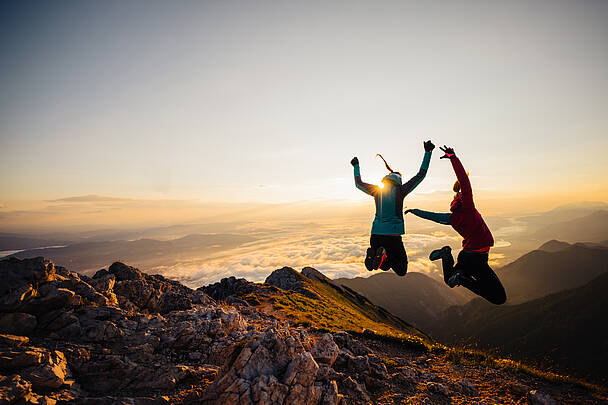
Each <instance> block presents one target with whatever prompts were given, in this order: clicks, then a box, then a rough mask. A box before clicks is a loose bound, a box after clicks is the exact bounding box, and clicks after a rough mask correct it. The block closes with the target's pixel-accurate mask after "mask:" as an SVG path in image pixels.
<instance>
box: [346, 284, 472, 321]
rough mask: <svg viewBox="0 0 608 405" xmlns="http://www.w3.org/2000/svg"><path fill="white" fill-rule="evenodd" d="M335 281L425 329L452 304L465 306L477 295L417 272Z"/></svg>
mask: <svg viewBox="0 0 608 405" xmlns="http://www.w3.org/2000/svg"><path fill="white" fill-rule="evenodd" d="M334 282H335V283H336V284H340V285H343V286H347V287H349V288H352V289H353V290H356V291H358V292H359V293H360V294H363V295H365V296H366V297H368V298H369V299H370V300H371V301H372V302H374V303H375V304H377V305H380V306H382V307H384V308H386V309H387V310H389V311H391V312H392V313H393V314H395V315H397V316H399V317H400V318H402V319H407V320H408V322H411V323H412V324H413V325H414V326H416V327H418V328H419V329H421V330H426V328H427V327H428V326H429V325H431V324H432V323H433V322H434V321H436V320H437V318H438V317H439V316H440V315H441V314H442V313H443V311H444V310H446V309H447V308H448V307H450V306H453V305H462V304H464V303H466V302H468V301H469V300H470V299H471V298H473V297H474V295H473V294H472V293H468V291H466V290H463V289H451V288H449V287H448V286H447V285H445V283H443V282H439V281H437V280H435V279H432V278H430V277H428V276H426V275H424V274H422V273H416V272H410V273H408V274H407V275H406V276H405V277H399V276H397V275H396V274H394V273H393V272H386V273H380V274H375V275H373V276H371V277H368V278H362V277H357V278H353V279H346V278H340V279H336V280H334Z"/></svg>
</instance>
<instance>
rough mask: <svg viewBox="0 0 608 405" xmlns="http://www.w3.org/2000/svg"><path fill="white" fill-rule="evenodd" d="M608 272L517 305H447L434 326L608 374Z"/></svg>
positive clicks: (592, 375) (576, 369) (450, 335)
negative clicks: (585, 282)
mask: <svg viewBox="0 0 608 405" xmlns="http://www.w3.org/2000/svg"><path fill="white" fill-rule="evenodd" d="M606 291H608V273H604V274H602V275H601V276H599V277H597V278H595V279H593V280H591V281H590V282H589V283H587V284H586V285H584V286H583V287H579V288H576V289H571V290H567V291H562V292H559V293H556V294H551V295H548V296H546V297H543V298H539V299H536V300H533V301H529V302H525V303H523V304H519V305H513V306H495V305H492V304H490V303H487V302H486V301H484V300H482V299H475V300H473V301H471V302H470V303H468V304H466V305H464V306H461V307H452V308H450V309H449V310H447V311H446V313H445V314H444V316H443V317H441V318H440V319H439V320H438V321H437V323H436V324H435V325H434V327H433V328H431V332H432V334H433V336H435V337H437V338H438V339H440V340H442V341H445V342H448V343H457V342H460V343H475V344H478V345H479V346H480V347H482V348H485V349H494V350H495V351H497V352H498V353H500V354H501V355H509V356H512V357H514V358H517V359H526V360H532V361H534V362H535V363H537V364H539V365H540V366H542V367H550V368H555V369H557V370H561V371H566V372H570V373H575V374H577V375H580V376H583V377H585V378H588V379H593V380H595V381H598V382H602V383H605V382H606V381H607V380H608V369H606V363H607V362H608V346H607V345H606V342H608V325H607V324H606V322H605V320H606V312H605V311H606V308H607V307H608V294H606Z"/></svg>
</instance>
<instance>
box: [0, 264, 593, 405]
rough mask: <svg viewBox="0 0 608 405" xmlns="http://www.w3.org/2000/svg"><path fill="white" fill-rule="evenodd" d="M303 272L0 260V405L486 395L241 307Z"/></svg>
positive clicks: (402, 352) (379, 352)
mask: <svg viewBox="0 0 608 405" xmlns="http://www.w3.org/2000/svg"><path fill="white" fill-rule="evenodd" d="M313 270H314V269H309V270H307V272H306V274H310V275H311V277H313V278H314V279H320V280H323V277H324V276H323V275H322V274H321V273H318V272H317V271H316V270H314V271H313ZM302 277H304V275H300V273H297V272H295V270H293V269H290V268H283V269H280V270H277V271H276V272H274V273H273V275H272V277H271V278H269V280H268V281H269V282H272V283H273V284H275V286H270V285H260V284H255V283H250V282H248V281H246V280H243V279H241V280H237V279H235V278H230V279H224V280H222V281H221V282H220V283H216V284H214V285H211V286H208V287H205V288H202V289H200V290H198V291H195V290H192V289H190V288H188V287H185V286H183V285H182V284H180V283H178V282H175V281H172V280H168V279H166V278H164V277H162V276H158V275H148V274H145V273H142V272H141V271H139V270H138V269H136V268H133V267H131V266H128V265H126V264H123V263H118V262H117V263H114V264H112V265H111V266H110V267H109V268H108V269H107V270H106V269H104V270H100V271H98V272H97V273H95V275H94V276H93V277H87V276H84V275H80V274H77V273H73V272H70V271H68V270H67V269H65V268H62V267H56V266H54V265H53V263H51V262H49V261H46V260H44V259H42V258H35V259H25V260H18V259H7V260H3V261H0V279H1V280H3V282H2V284H1V285H0V404H5V403H7V404H10V403H15V404H55V403H75V404H81V403H82V404H89V403H92V404H155V403H158V404H162V403H178V404H179V403H184V404H226V405H228V404H230V405H232V404H268V405H270V404H284V405H304V404H307V405H312V404H325V405H335V404H343V405H357V404H368V403H370V402H374V403H387V404H388V403H412V404H416V403H471V402H478V403H494V402H491V401H490V402H482V399H483V398H486V397H483V395H486V396H487V393H486V394H483V391H484V390H485V391H486V392H487V391H488V389H487V387H485V388H484V387H483V383H482V382H480V381H482V379H480V378H478V380H477V381H474V382H471V381H469V380H467V379H464V378H461V377H457V375H458V374H457V373H458V372H460V373H463V371H458V372H457V371H456V368H455V367H453V366H451V365H448V364H447V363H446V361H445V360H444V359H442V358H439V357H432V356H428V357H427V354H425V353H421V352H415V351H408V350H406V349H403V348H400V347H399V346H398V345H394V344H393V345H385V344H381V343H379V342H378V341H377V340H374V339H377V337H376V336H373V334H372V335H371V337H370V336H367V335H361V336H359V337H354V336H353V335H351V334H349V333H346V332H333V333H322V332H319V331H316V330H314V329H311V328H305V327H302V326H295V325H294V324H293V323H290V322H289V321H286V320H282V319H279V318H277V317H275V315H274V314H272V312H271V313H269V314H267V313H265V312H262V311H261V310H259V309H256V308H255V307H254V306H252V305H254V304H255V303H256V302H258V301H257V299H258V298H262V297H266V298H267V297H272V295H273V294H280V293H282V290H280V289H279V287H277V286H281V287H280V288H289V289H292V290H298V291H301V292H303V293H307V294H308V296H309V297H314V296H315V295H314V294H315V292H314V291H312V290H309V289H308V288H309V287H307V286H306V283H305V282H304V283H303V280H305V279H303V278H302ZM325 281H326V280H325ZM204 291H208V292H209V293H211V294H213V295H214V297H216V298H217V299H218V300H221V302H219V303H218V302H216V301H215V300H214V299H213V298H211V297H209V295H207V294H206V293H205V292H204ZM233 295H239V296H243V297H245V298H246V299H247V300H248V302H247V301H245V300H243V299H240V298H235V297H233ZM256 297H258V298H256ZM250 304H251V305H250ZM366 339H367V340H366ZM370 345H372V346H373V347H372V346H370ZM395 356H396V357H395ZM393 357H394V359H393ZM387 364H389V365H391V367H392V368H391V369H390V370H389V369H387ZM437 367H444V368H445V369H446V371H444V374H443V376H442V374H439V371H437ZM431 369H433V371H431ZM471 370H472V371H471V372H472V373H473V374H471V375H472V376H478V377H479V376H482V377H483V378H486V374H488V371H487V369H485V368H483V370H482V371H479V370H477V369H475V368H471ZM470 378H473V377H470ZM501 378H504V379H506V380H508V379H512V380H514V381H512V382H511V385H509V386H508V387H510V388H505V389H503V388H499V389H500V390H502V391H500V392H503V391H504V392H508V393H509V394H508V395H509V397H508V398H506V397H505V398H503V399H505V401H503V402H507V401H506V399H508V400H509V401H516V400H522V401H528V402H530V403H547V404H550V403H554V402H551V401H554V400H553V398H552V396H551V395H550V394H549V393H547V392H543V391H540V390H539V389H538V387H539V386H541V385H540V384H539V383H538V382H534V381H521V380H515V379H513V378H511V377H509V378H506V377H501ZM486 379H487V380H490V381H491V382H492V383H495V381H497V380H499V378H498V377H496V376H495V375H493V376H489V377H487V378H486ZM478 384H481V385H478ZM512 387H524V388H517V389H515V388H512ZM504 395H507V394H504ZM581 398H583V399H584V400H582V401H579V400H581ZM585 398H587V399H588V398H589V397H580V396H579V397H576V400H577V401H579V402H580V403H585V401H586V399H585ZM501 401H502V399H501V400H500V401H499V402H501ZM587 403H593V399H591V400H589V401H587Z"/></svg>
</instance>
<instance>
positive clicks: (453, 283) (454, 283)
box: [447, 272, 462, 288]
mask: <svg viewBox="0 0 608 405" xmlns="http://www.w3.org/2000/svg"><path fill="white" fill-rule="evenodd" d="M461 277H462V274H460V273H458V272H456V273H454V275H452V277H450V279H449V280H448V282H447V285H449V286H450V288H454V287H456V286H457V285H460V281H461V280H460V278H461Z"/></svg>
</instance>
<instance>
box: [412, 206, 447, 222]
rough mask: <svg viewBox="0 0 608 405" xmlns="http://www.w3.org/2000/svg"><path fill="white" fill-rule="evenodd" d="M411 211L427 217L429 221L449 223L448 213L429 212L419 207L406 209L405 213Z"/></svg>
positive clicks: (418, 215) (421, 216)
mask: <svg viewBox="0 0 608 405" xmlns="http://www.w3.org/2000/svg"><path fill="white" fill-rule="evenodd" d="M408 212H411V213H412V214H414V215H416V216H417V217H420V218H424V219H428V220H429V221H433V222H437V223H438V224H442V225H450V216H451V214H450V213H445V214H444V213H439V212H431V211H423V210H419V209H416V208H414V209H411V210H406V211H405V213H406V214H407V213H408Z"/></svg>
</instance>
